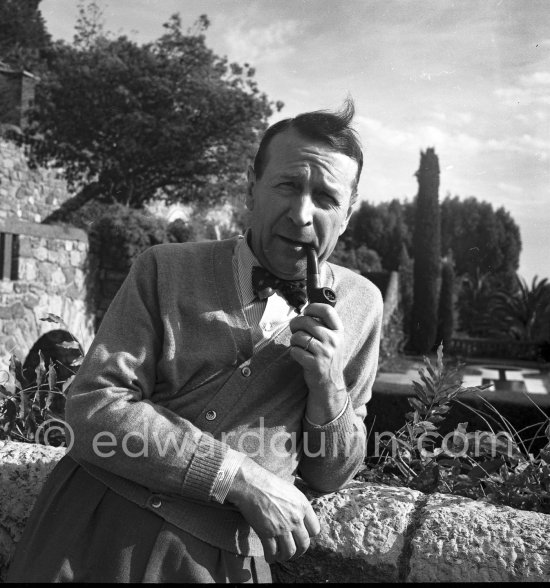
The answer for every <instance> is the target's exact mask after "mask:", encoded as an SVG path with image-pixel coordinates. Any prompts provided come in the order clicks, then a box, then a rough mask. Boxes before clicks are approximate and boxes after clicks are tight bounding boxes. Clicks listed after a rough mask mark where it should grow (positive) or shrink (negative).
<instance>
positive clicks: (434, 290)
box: [410, 148, 441, 353]
mask: <svg viewBox="0 0 550 588" xmlns="http://www.w3.org/2000/svg"><path fill="white" fill-rule="evenodd" d="M416 176H417V178H418V196H417V198H416V220H415V229H414V236H413V250H414V283H413V284H414V286H413V287H414V294H413V308H412V325H411V340H410V345H411V347H412V349H413V350H414V351H416V352H418V353H427V352H428V351H430V350H431V349H432V347H433V346H434V344H435V338H436V334H437V332H436V330H437V304H438V298H439V272H440V255H441V245H440V223H439V201H438V199H439V160H438V158H437V155H436V154H435V151H434V150H433V149H432V148H429V149H427V150H426V152H422V153H421V154H420V167H419V169H418V171H417V172H416Z"/></svg>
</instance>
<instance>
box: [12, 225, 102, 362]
mask: <svg viewBox="0 0 550 588" xmlns="http://www.w3.org/2000/svg"><path fill="white" fill-rule="evenodd" d="M0 233H10V234H16V235H18V240H19V260H18V263H19V269H18V274H19V277H18V279H17V280H9V279H4V280H0V367H4V368H5V366H6V365H7V362H8V360H9V356H10V355H11V354H15V355H17V356H18V357H19V359H21V361H23V360H24V359H25V357H26V355H27V353H28V351H29V349H30V348H31V347H32V346H33V344H34V343H35V342H36V340H37V339H38V338H39V337H40V336H41V335H43V334H44V333H46V332H47V331H50V330H53V329H58V328H60V327H59V325H56V324H54V323H51V322H45V321H42V320H40V319H41V318H43V317H46V316H47V315H48V313H51V314H55V315H57V316H59V317H61V318H62V319H63V321H64V322H65V324H66V325H67V327H68V330H69V332H70V333H71V334H72V335H73V336H74V337H76V339H77V340H78V341H79V343H80V344H81V345H82V347H83V348H84V350H87V349H88V347H89V345H90V343H91V341H92V338H93V323H92V320H91V317H89V316H88V315H87V313H86V306H85V295H86V290H85V283H84V271H83V268H84V263H85V259H86V252H87V248H88V241H87V236H86V233H85V232H84V231H81V230H79V229H74V228H64V227H57V226H47V225H36V224H33V223H26V222H23V221H16V220H6V221H2V220H0Z"/></svg>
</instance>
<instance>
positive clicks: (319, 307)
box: [303, 302, 344, 331]
mask: <svg viewBox="0 0 550 588" xmlns="http://www.w3.org/2000/svg"><path fill="white" fill-rule="evenodd" d="M303 316H309V317H312V318H315V319H318V320H320V321H321V322H322V323H323V324H324V325H325V327H327V329H332V330H334V331H339V330H341V329H343V328H344V325H343V324H342V320H341V319H340V317H339V316H338V313H337V312H336V310H334V308H332V306H330V305H329V304H321V303H320V302H314V303H313V304H309V305H308V306H306V307H305V308H304V312H303Z"/></svg>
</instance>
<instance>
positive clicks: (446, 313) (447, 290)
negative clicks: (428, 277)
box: [437, 255, 455, 349]
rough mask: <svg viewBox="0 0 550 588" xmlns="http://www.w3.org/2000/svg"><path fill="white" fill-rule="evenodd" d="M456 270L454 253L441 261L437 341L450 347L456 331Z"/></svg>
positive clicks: (446, 347) (445, 346)
mask: <svg viewBox="0 0 550 588" xmlns="http://www.w3.org/2000/svg"><path fill="white" fill-rule="evenodd" d="M454 282H455V272H454V262H453V258H452V255H448V256H447V257H445V258H444V259H443V260H442V263H441V289H440V291H439V306H438V313H439V321H438V328H437V341H438V343H443V348H444V349H448V348H449V345H450V343H451V340H452V338H453V332H454V323H455V320H454V313H455V311H454V309H455V300H454V297H455V287H454Z"/></svg>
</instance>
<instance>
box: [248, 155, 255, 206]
mask: <svg viewBox="0 0 550 588" xmlns="http://www.w3.org/2000/svg"><path fill="white" fill-rule="evenodd" d="M246 179H247V182H248V185H247V188H246V208H248V210H254V186H255V185H256V173H255V172H254V168H253V167H252V166H251V165H249V166H248V171H247V176H246Z"/></svg>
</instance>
